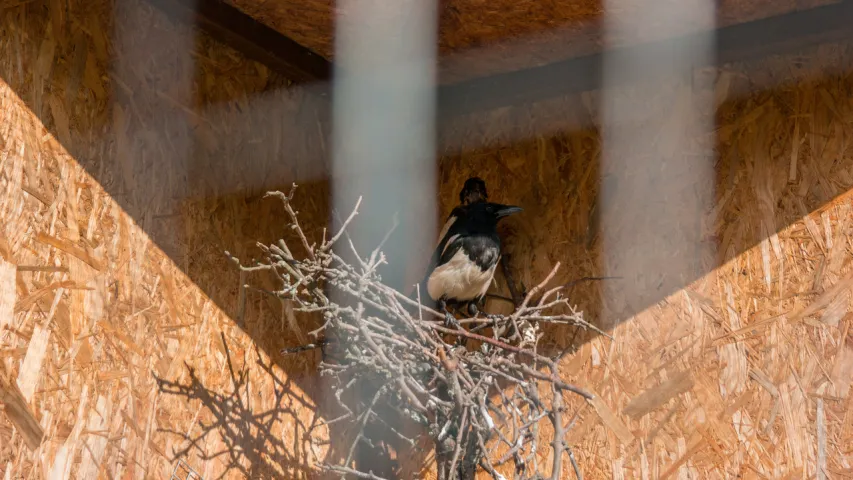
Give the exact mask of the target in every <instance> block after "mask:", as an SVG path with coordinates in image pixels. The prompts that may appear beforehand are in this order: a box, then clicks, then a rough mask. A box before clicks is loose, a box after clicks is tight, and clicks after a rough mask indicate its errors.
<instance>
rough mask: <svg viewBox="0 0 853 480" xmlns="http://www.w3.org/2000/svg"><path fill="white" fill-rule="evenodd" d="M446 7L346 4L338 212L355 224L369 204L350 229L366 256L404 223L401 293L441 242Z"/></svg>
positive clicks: (399, 239) (337, 74)
mask: <svg viewBox="0 0 853 480" xmlns="http://www.w3.org/2000/svg"><path fill="white" fill-rule="evenodd" d="M436 8H437V6H436V3H435V1H434V0H429V1H425V0H401V1H393V2H387V1H381V0H341V1H339V2H338V3H337V9H338V15H337V27H336V32H335V42H336V43H335V71H334V81H333V82H334V107H333V112H334V113H333V136H332V137H333V157H332V171H333V194H332V196H333V205H334V208H335V210H337V212H338V215H339V216H340V217H342V218H346V216H347V215H348V214H349V212H350V211H351V210H352V208H353V206H354V204H355V201H356V199H357V198H358V197H359V196H360V195H361V196H363V197H364V198H363V203H362V206H361V208H360V215H359V216H358V217H357V219H356V220H355V221H354V223H353V224H352V226H351V230H350V234H351V235H352V237H353V240H354V243H355V244H356V246H357V247H358V248H359V250H360V251H359V253H360V254H363V255H366V254H369V253H370V252H371V251H372V250H373V249H374V248H375V247H376V246H377V245H378V243H379V242H380V241H381V240H382V238H383V237H384V236H385V234H386V233H387V232H388V230H389V229H390V228H391V227H392V225H393V218H394V216H395V215H397V216H398V217H397V218H398V219H399V222H400V224H399V227H397V229H396V231H395V232H394V234H393V236H392V237H391V238H390V239H389V241H388V242H387V243H386V244H385V246H384V247H383V252H384V253H385V254H386V256H387V258H388V262H389V265H386V266H384V267H382V278H383V280H384V281H385V283H387V284H388V285H390V286H393V287H396V288H406V287H407V286H406V285H404V278H405V277H406V270H407V269H410V268H411V267H410V264H411V262H413V261H415V258H414V257H416V256H422V255H429V247H430V246H431V245H432V244H433V242H434V240H435V239H434V237H435V230H436V226H435V221H436V220H435V210H436V205H435V203H436V202H435V178H436V173H435V172H436V161H435V135H436V134H435V110H436V89H435V82H436V35H437V30H438V26H437V12H436ZM333 225H334V226H335V229H337V227H338V226H339V223H338V222H337V221H334V220H333ZM424 252H426V253H424Z"/></svg>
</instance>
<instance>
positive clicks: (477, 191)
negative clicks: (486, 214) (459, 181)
mask: <svg viewBox="0 0 853 480" xmlns="http://www.w3.org/2000/svg"><path fill="white" fill-rule="evenodd" d="M488 198H489V194H488V193H486V182H484V181H483V179H482V178H480V177H471V178H469V179H468V180H465V185H463V186H462V190H460V191H459V203H461V204H462V205H468V204H471V203H478V202H485V201H486V200H487V199H488Z"/></svg>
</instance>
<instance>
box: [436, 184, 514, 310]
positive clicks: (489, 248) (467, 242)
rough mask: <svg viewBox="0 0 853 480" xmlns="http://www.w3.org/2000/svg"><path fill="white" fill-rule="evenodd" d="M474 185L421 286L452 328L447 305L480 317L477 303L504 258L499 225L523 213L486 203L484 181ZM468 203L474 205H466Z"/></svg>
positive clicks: (455, 212) (450, 221)
mask: <svg viewBox="0 0 853 480" xmlns="http://www.w3.org/2000/svg"><path fill="white" fill-rule="evenodd" d="M470 180H472V179H469V181H470ZM477 181H479V182H477ZM466 185H468V182H466ZM473 185H477V187H476V188H472V189H469V190H466V189H465V188H463V189H462V192H461V193H460V200H462V201H463V205H460V206H458V207H456V208H455V209H454V210H453V213H451V215H450V217H449V218H448V221H447V223H446V224H445V228H444V230H443V231H442V234H441V235H440V237H439V242H438V245H437V246H436V248H435V251H434V252H433V255H432V258H431V259H430V263H429V267H428V268H427V275H426V277H425V278H424V280H423V281H422V283H421V285H422V286H424V287H425V288H423V289H422V291H426V293H427V294H428V295H429V298H430V299H431V300H432V301H433V302H435V303H436V304H437V306H438V307H439V309H440V310H443V311H444V314H445V318H446V321H447V322H448V323H449V324H453V323H454V320H455V319H454V318H453V316H452V315H451V314H450V312H449V311H448V310H447V305H448V303H455V304H457V305H460V306H461V305H463V304H467V306H468V308H467V309H468V313H469V314H470V315H472V316H474V315H476V314H477V306H476V303H477V302H479V301H480V300H481V299H482V298H483V296H485V294H486V291H487V290H488V289H489V285H490V284H491V282H492V278H493V277H494V275H495V269H496V267H497V265H498V261H499V260H500V256H501V251H500V250H501V241H500V237H499V236H498V234H497V225H498V222H499V221H500V220H501V219H502V218H505V217H507V216H509V215H512V214H515V213H518V212H521V211H522V209H521V208H520V207H516V206H513V205H503V204H500V203H493V202H488V201H485V199H484V198H483V197H485V193H486V192H485V183H482V180H479V179H476V177H475V179H474V181H473V182H472V186H473ZM480 187H482V188H480ZM468 199H473V200H474V201H473V202H471V203H464V202H466V200H468Z"/></svg>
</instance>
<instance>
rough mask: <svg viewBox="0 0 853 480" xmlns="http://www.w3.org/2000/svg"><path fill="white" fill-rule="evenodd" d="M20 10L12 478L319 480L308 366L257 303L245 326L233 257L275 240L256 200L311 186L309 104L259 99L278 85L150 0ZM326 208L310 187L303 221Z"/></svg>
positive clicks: (2, 17)
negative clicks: (183, 469) (186, 471)
mask: <svg viewBox="0 0 853 480" xmlns="http://www.w3.org/2000/svg"><path fill="white" fill-rule="evenodd" d="M6 3H8V2H6ZM15 4H16V6H12V7H7V5H5V4H4V6H3V7H2V8H0V257H2V258H3V260H0V315H2V318H0V363H2V365H0V375H3V376H4V377H3V381H2V382H1V383H2V385H0V388H2V390H3V392H0V393H2V397H0V398H4V399H12V400H14V402H13V401H12V400H10V401H9V402H8V403H7V405H6V406H5V407H4V408H5V412H6V413H3V410H2V409H0V478H35V479H38V478H60V479H62V478H66V479H70V478H92V479H95V478H115V479H142V478H169V477H170V475H171V473H172V471H173V469H174V468H176V466H177V462H178V461H179V460H183V461H184V462H186V465H188V466H189V467H191V468H193V469H195V470H196V471H198V472H199V473H201V474H203V475H204V478H205V479H213V478H234V479H240V478H246V477H251V478H260V477H263V478H310V477H311V476H312V473H311V468H312V465H313V464H314V463H316V461H317V459H322V458H323V456H324V449H325V448H326V447H325V446H324V445H322V444H317V443H312V442H310V441H309V440H308V438H307V437H306V435H305V434H306V431H307V430H308V429H311V428H313V427H317V422H318V421H319V414H320V412H322V408H321V407H322V405H318V404H317V400H316V399H317V398H319V396H318V395H317V394H316V393H314V391H315V390H316V389H317V388H319V387H318V385H319V379H318V378H316V377H315V376H314V375H313V365H314V364H315V362H316V358H317V357H315V356H312V355H311V354H309V355H301V356H291V357H288V358H283V357H282V356H281V355H279V354H278V353H277V352H278V351H279V350H280V349H281V348H282V347H285V346H292V345H294V344H296V343H298V339H297V337H296V335H295V334H294V333H293V332H292V330H291V329H290V327H289V325H290V324H288V323H287V322H286V321H285V320H286V319H285V318H283V316H282V311H281V305H279V304H277V302H276V303H271V302H266V301H265V300H264V298H263V297H262V296H261V295H256V294H250V295H248V298H247V305H246V306H245V308H244V312H245V313H244V315H243V317H242V319H241V322H242V323H241V324H240V326H238V324H237V323H236V322H235V321H234V317H235V315H234V314H235V312H236V311H237V310H238V305H237V299H238V298H239V295H238V294H239V285H240V284H239V282H240V276H239V274H238V273H237V272H236V271H235V270H234V268H233V267H232V266H230V265H229V264H228V263H227V262H226V259H225V257H224V254H223V252H224V250H226V249H229V250H231V251H232V252H235V253H237V254H239V255H241V256H244V257H249V256H250V255H251V254H253V252H254V251H253V250H252V248H253V246H254V242H255V241H257V240H267V241H269V240H271V239H274V238H277V237H278V236H280V235H281V234H282V231H283V230H284V228H283V224H282V222H280V221H279V220H278V219H280V218H283V217H281V215H283V212H279V211H278V210H280V209H281V208H280V206H279V205H278V204H277V203H276V202H274V201H261V200H260V199H259V195H258V194H259V193H263V192H264V191H265V190H266V189H268V188H275V187H278V186H287V185H289V183H290V182H291V181H294V180H298V181H300V182H301V181H302V180H305V179H307V178H314V179H315V180H314V181H315V182H317V181H319V180H317V179H316V177H317V176H318V174H317V173H316V172H317V171H319V169H322V166H323V163H322V162H314V161H313V159H314V157H310V156H309V154H308V153H305V152H306V150H307V145H309V144H315V143H320V142H319V141H316V142H315V141H313V139H315V138H316V137H312V136H311V135H310V134H305V133H304V132H302V133H299V132H296V131H294V128H292V125H290V124H288V122H289V121H293V122H296V120H292V119H294V118H299V117H298V115H297V114H298V113H299V112H302V115H303V116H310V114H312V112H313V111H312V110H311V109H310V108H304V105H302V103H301V100H300V98H301V97H300V93H299V92H297V91H289V90H287V89H281V90H279V91H276V93H273V94H269V96H267V97H264V98H265V99H266V102H264V101H261V100H259V97H258V95H260V93H259V92H261V91H263V90H265V89H266V88H267V87H268V86H273V87H275V86H276V85H283V84H284V83H285V82H284V80H283V79H280V78H276V77H275V76H274V75H272V74H270V73H269V72H268V71H267V70H266V69H265V68H264V67H262V66H260V65H257V64H255V63H252V62H248V61H246V60H245V59H243V58H240V57H239V55H238V54H237V53H235V52H233V51H230V50H227V49H225V48H224V47H222V46H221V45H216V44H214V43H213V42H211V41H210V40H209V39H206V38H204V37H200V36H197V35H196V34H195V33H193V32H191V31H189V30H188V29H187V28H186V27H185V26H178V25H173V24H171V23H170V22H169V21H168V20H167V19H166V18H164V17H163V16H162V15H161V14H160V13H159V12H158V11H156V10H153V9H152V8H151V7H150V6H149V5H147V4H146V3H144V2H139V1H135V0H126V1H125V0H122V1H116V2H112V1H109V2H108V1H96V2H87V3H86V4H85V6H84V5H82V4H80V3H77V2H72V3H71V4H68V5H66V4H65V3H64V2H15ZM201 105H208V107H202V106H201ZM258 105H265V108H260V107H258ZM306 118H308V117H306ZM311 118H313V117H311ZM299 121H303V120H299ZM310 125H311V128H312V131H313V132H315V133H316V132H317V131H318V130H317V122H316V119H314V120H312V121H311V123H310ZM282 150H286V151H287V153H285V154H282ZM235 159H236V160H235ZM312 191H315V192H319V193H315V194H314V195H315V196H316V198H320V199H321V200H316V198H313V197H312V193H311V192H312ZM247 192H248V193H247ZM324 198H325V193H323V191H322V189H321V188H320V189H306V191H305V192H304V194H303V195H301V197H300V200H299V201H298V208H300V209H301V210H303V212H304V214H305V215H306V216H313V217H315V218H323V219H324V218H325V209H326V203H325V200H322V199H324ZM247 199H248V200H247ZM314 211H321V212H323V214H322V215H321V214H316V213H313V212H314ZM320 224H321V225H322V224H324V222H323V221H321V222H320ZM186 272H191V273H190V275H195V276H196V278H195V279H193V278H190V277H189V276H188V275H187V273H186ZM302 321H303V323H302V324H303V325H309V324H308V323H307V322H308V321H309V320H306V319H302ZM291 323H294V322H291ZM256 339H258V340H256ZM7 373H8V376H9V378H8V379H6V377H5V375H6V374H7ZM320 431H322V428H320ZM42 433H43V438H42V440H41V441H40V442H39V438H41V434H42ZM321 437H322V435H321Z"/></svg>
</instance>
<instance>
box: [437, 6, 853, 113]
mask: <svg viewBox="0 0 853 480" xmlns="http://www.w3.org/2000/svg"><path fill="white" fill-rule="evenodd" d="M706 35H707V33H697V34H691V35H687V36H683V37H678V38H673V39H669V40H665V41H657V42H653V43H647V44H640V45H633V46H630V47H622V48H617V49H612V50H607V51H604V52H600V53H595V54H590V55H584V56H579V57H574V58H570V59H568V60H563V61H559V62H554V63H551V64H547V65H543V66H539V67H533V68H528V69H523V70H517V71H513V72H507V73H500V74H495V75H489V76H485V77H479V78H474V79H471V80H466V81H462V82H458V83H454V84H448V85H444V86H442V87H441V88H439V92H438V98H439V118H440V119H449V118H452V117H454V116H458V115H463V114H469V113H476V112H479V111H486V110H491V109H494V108H500V107H507V106H519V105H525V104H529V103H532V102H537V101H542V100H547V99H549V98H554V97H559V96H563V95H569V94H573V93H579V92H584V91H590V90H597V89H599V88H601V86H602V78H603V75H602V72H603V66H604V60H605V58H606V57H609V56H617V57H622V58H628V59H630V58H636V57H639V58H642V59H643V63H644V65H645V66H646V67H647V68H646V69H645V71H644V72H643V75H645V76H646V77H648V78H650V79H651V78H654V77H655V75H659V74H661V73H663V74H668V73H670V72H671V71H672V70H671V69H667V68H660V66H661V65H663V64H665V63H666V62H671V61H675V59H676V58H677V56H678V55H679V53H680V52H683V51H684V48H683V46H684V45H685V44H691V43H695V42H697V41H701V40H702V39H703V37H705V36H706ZM705 38H706V37H705ZM851 38H853V0H842V1H840V2H838V3H835V4H831V5H827V6H823V7H816V8H812V9H808V10H801V11H796V12H791V13H787V14H783V15H777V16H773V17H768V18H764V19H761V20H755V21H751V22H746V23H740V24H736V25H732V26H728V27H722V28H719V29H717V30H716V35H715V54H716V60H715V65H723V64H726V63H730V62H736V61H744V60H750V59H754V58H761V57H766V56H769V55H774V54H783V53H789V52H795V51H797V50H801V49H803V48H808V47H811V46H814V45H818V44H821V43H831V42H838V41H842V40H846V39H851ZM681 62H682V64H683V61H681ZM688 64H689V63H688ZM707 66H712V65H693V67H707ZM621 80H622V81H623V82H636V81H638V80H642V78H637V77H629V78H622V79H621Z"/></svg>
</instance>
